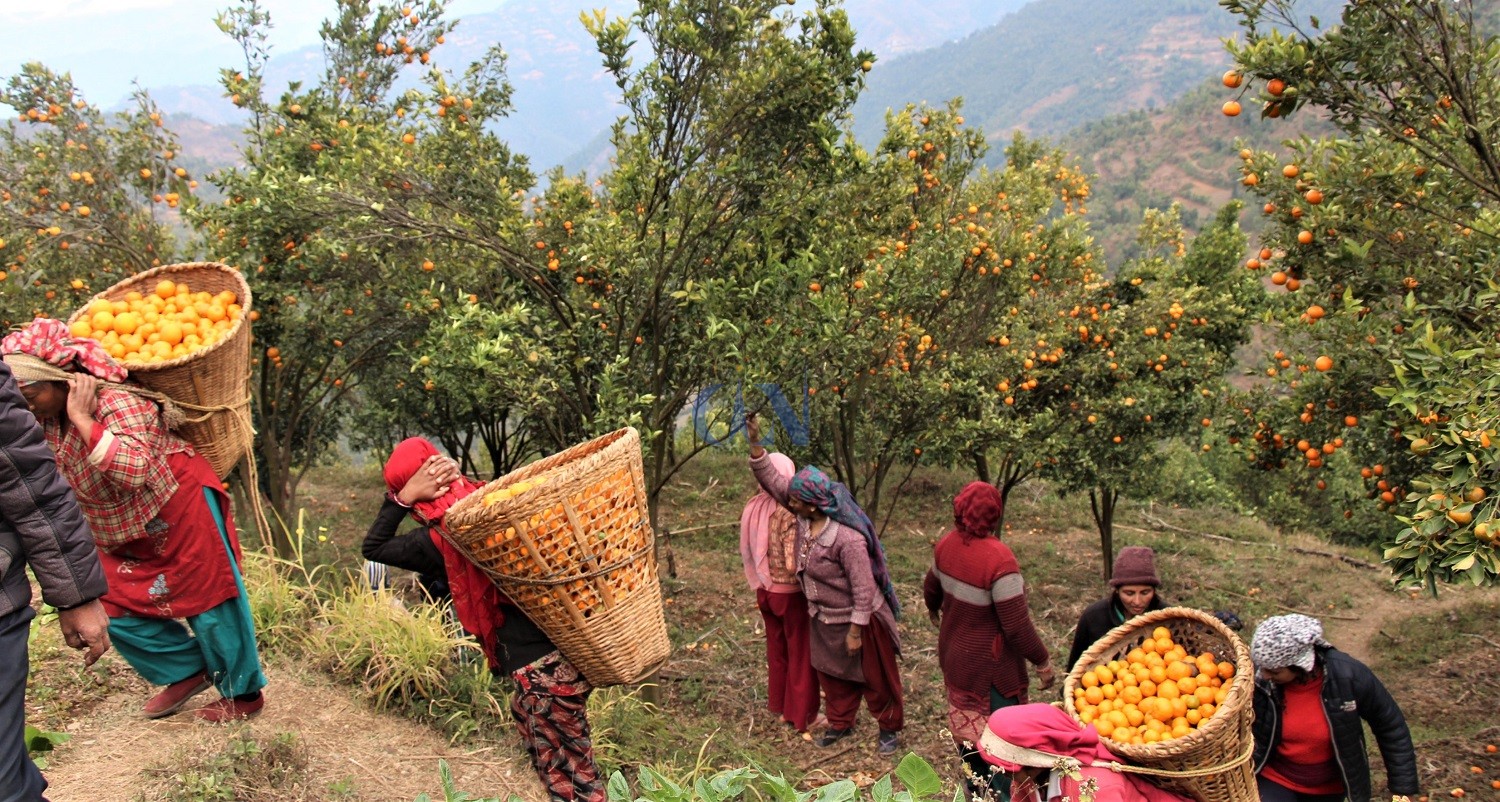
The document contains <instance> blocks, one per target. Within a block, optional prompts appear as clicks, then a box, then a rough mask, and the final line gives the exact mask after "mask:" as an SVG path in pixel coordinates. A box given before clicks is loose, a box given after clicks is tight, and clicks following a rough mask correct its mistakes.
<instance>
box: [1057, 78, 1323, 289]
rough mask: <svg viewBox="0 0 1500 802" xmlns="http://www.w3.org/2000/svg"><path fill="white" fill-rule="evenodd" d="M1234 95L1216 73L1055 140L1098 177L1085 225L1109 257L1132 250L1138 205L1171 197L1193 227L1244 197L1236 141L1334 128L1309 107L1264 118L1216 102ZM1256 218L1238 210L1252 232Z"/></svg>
mask: <svg viewBox="0 0 1500 802" xmlns="http://www.w3.org/2000/svg"><path fill="white" fill-rule="evenodd" d="M1233 96H1234V92H1233V90H1230V89H1225V88H1224V87H1223V86H1222V84H1221V83H1220V80H1219V76H1218V75H1217V74H1216V75H1215V76H1214V77H1213V78H1211V79H1208V80H1206V81H1200V82H1199V83H1198V85H1197V86H1195V87H1193V88H1191V89H1190V90H1189V91H1188V92H1187V93H1186V94H1183V95H1182V96H1181V97H1179V98H1178V99H1177V100H1175V101H1173V102H1172V103H1171V104H1170V105H1168V106H1166V107H1165V108H1161V109H1153V110H1150V111H1144V110H1143V111H1134V112H1130V113H1127V114H1120V115H1115V116H1112V117H1107V118H1105V119H1102V120H1097V121H1095V122H1091V123H1088V124H1086V125H1084V126H1082V127H1080V128H1078V129H1076V130H1074V131H1072V132H1071V133H1069V134H1066V135H1064V136H1063V137H1062V138H1060V139H1059V140H1058V141H1059V144H1060V145H1061V147H1063V149H1065V150H1066V151H1067V152H1068V153H1069V154H1071V155H1072V156H1073V157H1074V158H1076V159H1078V161H1079V162H1080V163H1081V164H1082V166H1083V168H1084V169H1085V170H1086V171H1088V172H1090V173H1094V174H1096V176H1097V178H1096V179H1095V181H1094V185H1093V197H1092V199H1091V200H1090V202H1089V206H1088V209H1089V225H1090V229H1091V231H1092V232H1093V234H1094V238H1095V240H1096V241H1097V242H1099V244H1100V245H1101V246H1102V250H1103V252H1104V253H1105V255H1106V256H1107V257H1108V259H1109V261H1110V263H1111V264H1119V263H1120V262H1121V261H1123V260H1125V259H1128V258H1130V256H1132V255H1133V254H1134V253H1135V250H1136V249H1135V233H1136V229H1137V227H1138V226H1139V225H1140V222H1141V212H1142V210H1143V209H1146V208H1158V209H1165V208H1167V207H1169V206H1171V205H1172V203H1173V202H1174V201H1176V202H1178V203H1180V204H1181V205H1182V216H1183V222H1184V223H1185V224H1186V225H1187V227H1188V229H1189V230H1197V228H1198V225H1199V224H1200V223H1203V222H1207V221H1208V220H1210V219H1211V218H1212V217H1213V215H1214V213H1215V212H1217V211H1218V210H1219V209H1220V208H1221V207H1222V206H1223V205H1224V204H1225V203H1227V202H1229V201H1230V200H1231V199H1232V198H1236V197H1244V196H1245V194H1246V193H1245V192H1244V189H1245V188H1244V186H1243V185H1241V184H1240V181H1239V179H1240V175H1239V170H1238V166H1239V161H1240V159H1239V150H1240V147H1241V145H1240V144H1239V143H1240V142H1241V141H1243V142H1245V143H1246V144H1248V146H1249V147H1252V148H1256V149H1263V148H1274V147H1275V146H1276V145H1277V144H1278V143H1280V142H1283V141H1286V140H1288V139H1296V138H1298V137H1300V136H1303V135H1304V134H1305V135H1310V136H1317V135H1319V134H1325V133H1332V132H1333V129H1332V127H1331V126H1329V125H1328V124H1326V123H1324V122H1322V121H1320V120H1319V119H1318V118H1317V117H1316V116H1315V115H1313V114H1311V113H1299V114H1296V115H1293V116H1292V118H1291V119H1262V118H1261V116H1260V115H1259V114H1258V113H1256V110H1255V109H1253V108H1252V109H1249V110H1247V113H1245V114H1241V115H1240V116H1238V117H1225V116H1224V115H1223V113H1222V112H1221V111H1220V106H1222V105H1223V103H1224V101H1225V100H1227V99H1229V98H1231V97H1233ZM1259 220H1260V210H1259V209H1258V208H1255V209H1247V210H1246V211H1245V213H1244V214H1243V215H1242V216H1241V222H1242V224H1243V225H1244V226H1245V228H1247V229H1249V230H1251V231H1258V230H1259V228H1260V226H1259Z"/></svg>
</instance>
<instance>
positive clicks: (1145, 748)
mask: <svg viewBox="0 0 1500 802" xmlns="http://www.w3.org/2000/svg"><path fill="white" fill-rule="evenodd" d="M1159 626H1164V627H1166V628H1167V629H1169V630H1171V632H1172V639H1173V640H1174V641H1175V642H1177V643H1178V644H1180V645H1182V647H1183V648H1184V649H1186V650H1187V652H1188V653H1189V654H1201V653H1203V652H1210V653H1212V654H1213V655H1214V657H1215V658H1216V659H1217V660H1219V661H1228V662H1231V663H1233V664H1234V671H1235V674H1234V678H1233V680H1232V681H1231V682H1230V686H1229V694H1228V695H1227V696H1226V697H1225V699H1224V704H1222V705H1220V706H1219V707H1218V709H1217V710H1216V711H1215V713H1214V715H1213V718H1210V719H1209V720H1208V721H1206V722H1204V723H1202V724H1200V725H1199V726H1198V728H1197V729H1196V730H1194V731H1193V732H1192V733H1191V734H1189V735H1185V736H1183V737H1181V738H1173V739H1172V740H1169V741H1161V742H1158V743H1154V744H1145V745H1137V744H1120V743H1115V742H1113V741H1106V745H1107V746H1108V747H1109V750H1110V751H1111V752H1114V753H1115V754H1117V755H1119V756H1121V757H1123V758H1125V759H1126V760H1128V761H1129V762H1131V763H1133V764H1136V765H1138V766H1143V767H1146V768H1149V769H1156V770H1159V771H1165V772H1190V771H1193V770H1196V769H1201V768H1204V767H1210V766H1221V765H1226V764H1235V765H1233V766H1231V767H1230V768H1226V769H1225V770H1224V771H1221V772H1218V773H1215V774H1210V775H1207V776H1201V777H1172V776H1152V777H1151V780H1152V781H1153V782H1155V783H1156V784H1157V785H1160V786H1161V787H1163V788H1166V789H1168V790H1172V791H1177V792H1180V793H1184V794H1187V795H1189V796H1191V797H1193V798H1194V799H1197V800H1198V801H1199V802H1258V800H1259V799H1260V796H1259V794H1258V793H1257V792H1256V789H1255V774H1254V770H1253V767H1252V766H1251V765H1250V761H1249V760H1248V754H1246V750H1247V749H1248V748H1249V746H1250V741H1251V734H1250V725H1251V723H1252V721H1253V718H1254V713H1253V710H1252V708H1251V704H1252V698H1251V697H1252V694H1253V692H1254V683H1255V676H1254V667H1253V664H1252V663H1251V661H1250V650H1249V649H1248V648H1246V646H1245V643H1244V641H1242V640H1240V639H1239V637H1238V636H1236V635H1235V634H1234V632H1233V631H1231V630H1230V629H1229V628H1228V627H1226V626H1224V624H1223V623H1221V622H1220V621H1219V620H1218V619H1217V618H1214V617H1213V616H1211V615H1209V614H1207V613H1204V612H1202V611H1200V610H1193V609H1190V608H1186V607H1168V608H1166V609H1163V610H1154V611H1152V612H1148V613H1145V614H1144V615H1140V616H1137V617H1135V618H1132V619H1131V620H1129V621H1127V622H1125V623H1124V624H1122V625H1120V626H1118V627H1115V628H1114V629H1112V630H1110V631H1109V633H1108V634H1106V635H1105V636H1104V637H1103V638H1101V639H1100V640H1099V642H1098V643H1095V644H1094V645H1093V646H1092V647H1090V648H1089V650H1088V651H1086V652H1084V653H1083V656H1082V657H1079V658H1078V664H1077V665H1075V666H1073V670H1072V671H1071V672H1070V673H1069V674H1068V679H1067V681H1066V682H1065V683H1064V685H1063V703H1064V705H1065V708H1066V709H1067V711H1068V715H1070V716H1072V717H1073V718H1074V720H1078V710H1077V708H1076V707H1075V706H1074V703H1073V690H1074V689H1075V688H1078V687H1081V686H1080V681H1081V678H1082V677H1083V674H1084V673H1085V672H1086V671H1092V670H1093V669H1094V668H1096V667H1098V666H1101V665H1104V664H1106V663H1108V662H1110V661H1111V660H1121V661H1123V660H1124V659H1125V656H1126V655H1127V654H1129V653H1130V650H1132V649H1134V648H1136V647H1138V646H1140V645H1141V643H1142V642H1143V641H1144V640H1146V638H1148V637H1150V636H1151V631H1152V630H1153V629H1155V628H1156V627H1159ZM1241 757H1244V758H1246V759H1244V760H1239V762H1238V763H1236V760H1238V759H1239V758H1241Z"/></svg>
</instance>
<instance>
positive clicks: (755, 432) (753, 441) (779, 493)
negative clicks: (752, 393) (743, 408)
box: [745, 414, 792, 507]
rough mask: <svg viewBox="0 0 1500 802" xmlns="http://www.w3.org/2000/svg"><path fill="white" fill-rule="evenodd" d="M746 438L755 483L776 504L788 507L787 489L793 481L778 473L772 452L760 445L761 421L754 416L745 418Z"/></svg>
mask: <svg viewBox="0 0 1500 802" xmlns="http://www.w3.org/2000/svg"><path fill="white" fill-rule="evenodd" d="M745 437H746V438H747V439H748V440H749V441H750V470H751V471H753V472H754V473H755V481H757V482H759V483H760V486H761V487H763V488H765V489H766V492H767V493H770V494H771V498H774V499H776V503H777V504H780V505H781V506H783V507H785V506H786V500H787V488H788V487H789V486H790V485H791V483H792V482H791V480H790V479H788V478H787V477H785V476H782V475H781V474H779V473H777V472H776V466H774V465H772V464H771V460H770V459H769V456H770V452H769V451H766V450H765V449H764V448H762V447H761V445H760V421H759V419H757V418H756V416H755V415H754V414H751V415H747V416H746V417H745Z"/></svg>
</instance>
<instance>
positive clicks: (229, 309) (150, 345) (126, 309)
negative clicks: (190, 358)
mask: <svg viewBox="0 0 1500 802" xmlns="http://www.w3.org/2000/svg"><path fill="white" fill-rule="evenodd" d="M243 314H244V311H243V309H242V308H241V307H240V304H239V299H238V298H237V297H235V294H234V293H232V292H230V291H229V290H224V291H223V292H220V293H219V294H217V295H215V294H212V293H208V292H201V291H200V292H193V291H192V289H191V288H190V287H189V286H188V285H187V284H186V283H179V282H174V281H172V280H171V279H163V280H162V281H161V282H160V283H158V284H157V285H156V289H155V290H154V291H153V292H152V293H151V294H149V295H143V294H141V293H140V292H137V291H134V290H132V291H130V292H128V293H126V294H125V297H124V300H119V301H110V300H106V299H103V298H96V299H94V300H93V301H90V302H89V305H88V307H87V308H85V309H84V311H83V314H81V315H79V316H78V319H77V320H75V321H73V323H72V325H71V326H69V333H71V334H72V335H73V336H74V337H77V338H79V339H92V340H97V341H98V342H99V344H100V345H102V346H104V349H105V350H106V351H108V352H109V355H110V356H112V357H114V358H115V359H118V360H120V361H121V362H124V363H126V364H132V363H134V364H142V363H152V362H164V361H167V360H172V359H177V358H178V357H182V356H186V355H188V354H190V353H192V352H194V351H197V350H199V349H202V348H207V347H208V346H211V345H213V344H214V343H217V342H219V341H220V340H222V339H224V337H226V336H227V335H228V334H229V332H230V331H231V330H233V328H234V326H235V324H236V323H238V322H239V319H240V317H241V315H243Z"/></svg>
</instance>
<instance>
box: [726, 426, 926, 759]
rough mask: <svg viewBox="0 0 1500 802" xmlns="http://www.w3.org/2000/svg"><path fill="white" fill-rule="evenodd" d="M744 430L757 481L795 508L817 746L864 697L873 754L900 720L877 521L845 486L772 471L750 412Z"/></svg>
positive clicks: (890, 599)
mask: <svg viewBox="0 0 1500 802" xmlns="http://www.w3.org/2000/svg"><path fill="white" fill-rule="evenodd" d="M745 435H746V437H748V438H749V440H750V468H751V470H752V471H754V472H755V478H756V480H757V481H758V482H760V486H761V487H763V488H765V489H766V492H767V493H770V494H771V497H772V498H775V499H776V501H777V502H779V503H780V504H782V505H783V506H785V507H786V508H787V509H789V510H791V511H792V512H793V513H796V515H797V536H798V540H799V541H800V543H801V545H800V548H799V550H798V552H799V556H798V560H797V567H798V578H799V580H800V582H801V584H802V592H803V593H804V594H805V595H806V596H807V608H808V613H809V615H810V617H811V623H812V627H811V632H810V634H811V658H812V664H813V668H815V669H817V672H818V684H819V685H820V686H822V688H823V694H824V696H825V697H826V704H825V706H824V711H825V714H826V715H827V716H828V729H827V730H826V731H825V732H824V733H823V735H822V737H820V738H819V739H818V740H817V744H818V746H822V747H828V746H832V745H834V744H835V743H837V742H839V741H840V740H842V739H844V738H846V737H848V736H849V735H850V734H852V733H853V732H854V718H855V716H856V715H857V714H858V713H859V700H860V698H861V697H863V698H864V700H865V704H866V705H867V706H868V707H869V708H870V714H871V715H873V716H874V717H875V721H876V722H877V723H878V724H879V725H880V735H879V737H878V739H877V741H876V744H877V747H878V749H879V751H880V753H881V754H883V755H888V754H892V753H894V752H895V751H896V749H897V747H898V746H899V745H900V733H901V730H902V728H903V727H904V726H905V719H904V716H905V712H904V711H905V708H904V703H903V700H902V690H901V672H900V669H899V668H898V667H897V665H896V657H897V656H898V655H899V654H900V653H901V641H900V639H899V636H898V635H897V633H896V615H897V614H899V613H900V606H899V603H898V602H897V601H896V591H895V588H894V587H893V586H892V585H891V578H890V575H889V573H887V571H886V567H885V552H884V551H883V550H882V548H881V546H880V541H879V540H878V539H877V538H876V537H875V526H874V524H872V523H871V522H870V518H869V516H867V515H865V511H864V510H862V509H860V507H859V505H858V504H857V503H855V501H854V498H853V497H852V496H851V495H850V494H849V488H847V487H845V486H844V485H843V484H841V483H839V482H835V481H833V480H832V479H829V478H828V477H827V476H826V475H825V474H824V473H823V472H822V471H820V470H818V469H817V468H813V467H804V468H803V469H802V470H800V471H798V472H797V473H796V475H794V476H792V477H791V478H790V479H788V478H787V477H785V476H783V475H781V474H780V473H778V472H777V471H776V469H775V467H774V466H773V465H772V464H771V459H770V452H768V451H766V450H765V449H764V448H762V447H761V445H760V424H759V422H758V421H757V420H756V418H755V416H754V415H751V416H749V417H748V418H747V419H746V421H745Z"/></svg>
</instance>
